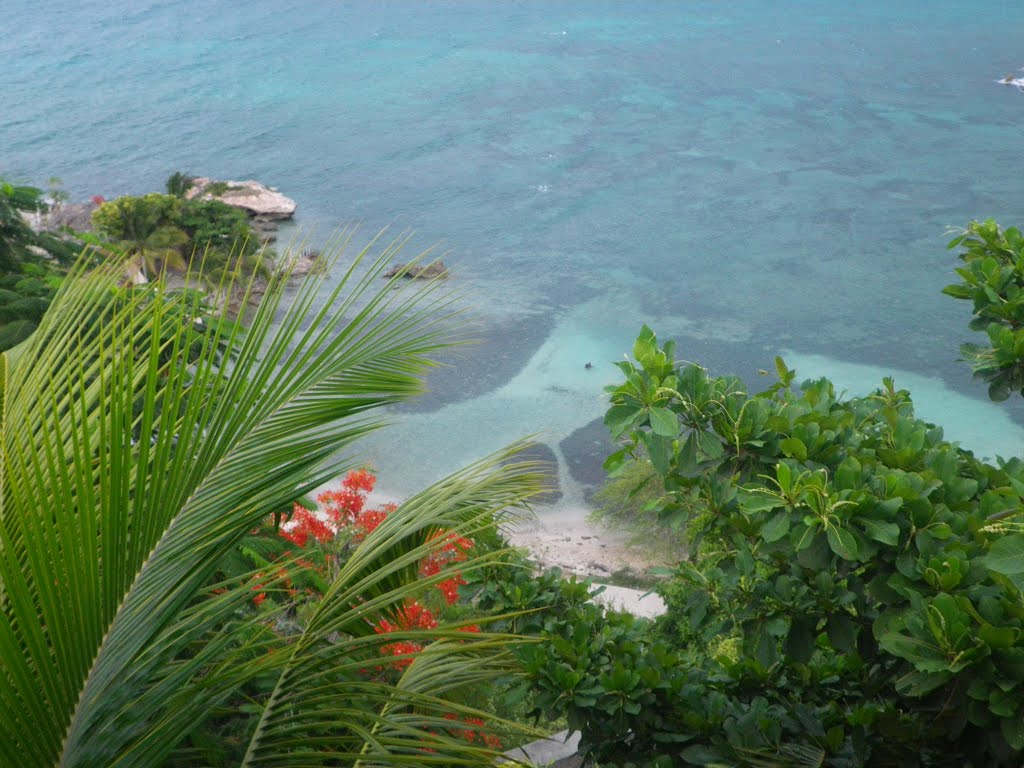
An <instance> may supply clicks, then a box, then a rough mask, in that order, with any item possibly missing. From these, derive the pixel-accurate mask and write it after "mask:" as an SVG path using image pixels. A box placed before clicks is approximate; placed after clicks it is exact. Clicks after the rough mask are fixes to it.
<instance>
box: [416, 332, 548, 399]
mask: <svg viewBox="0 0 1024 768" xmlns="http://www.w3.org/2000/svg"><path fill="white" fill-rule="evenodd" d="M550 332H551V318H549V317H546V316H544V315H539V314H538V315H524V316H521V317H517V318H515V319H513V320H508V321H505V322H500V323H499V322H493V321H487V322H486V323H483V324H481V325H480V326H479V327H478V328H473V329H470V330H469V332H468V334H467V336H468V337H469V338H472V339H473V340H474V341H473V342H472V343H469V344H463V345H460V346H458V347H456V348H454V349H450V350H446V351H444V352H442V353H441V354H439V355H438V356H437V358H436V359H437V361H438V362H439V363H440V365H438V367H436V368H434V369H432V370H431V371H430V372H429V373H428V374H427V377H426V387H427V391H426V392H425V393H424V394H423V395H421V396H420V397H417V398H416V399H415V400H410V401H409V402H407V403H402V404H400V405H399V406H397V407H396V410H399V411H404V412H406V413H429V412H430V411H436V410H437V409H439V408H442V407H443V406H445V405H449V404H451V403H458V402H461V401H463V400H472V399H473V398H476V397H480V396H482V395H485V394H487V393H488V392H491V391H493V390H495V389H497V388H498V387H500V386H501V385H503V384H505V383H506V382H508V381H509V380H511V379H512V378H514V377H515V375H516V374H517V373H519V371H521V370H522V369H523V367H524V366H525V365H526V364H527V363H528V362H529V360H530V358H531V357H532V356H533V354H534V353H535V352H536V351H537V350H538V349H540V347H541V345H542V344H543V343H544V341H545V340H546V339H547V337H548V334H549V333H550Z"/></svg>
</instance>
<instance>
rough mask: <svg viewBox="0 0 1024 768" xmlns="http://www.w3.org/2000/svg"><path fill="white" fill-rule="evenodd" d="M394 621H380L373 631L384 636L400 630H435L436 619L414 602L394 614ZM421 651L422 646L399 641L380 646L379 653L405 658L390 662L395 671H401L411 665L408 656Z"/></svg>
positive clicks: (411, 601) (408, 603) (409, 602)
mask: <svg viewBox="0 0 1024 768" xmlns="http://www.w3.org/2000/svg"><path fill="white" fill-rule="evenodd" d="M394 619H395V620H394V621H393V622H392V621H388V620H387V619H381V620H380V621H379V622H377V625H376V626H375V627H374V628H373V631H374V632H376V633H377V634H378V635H386V634H388V633H390V632H398V631H400V630H401V631H406V632H407V631H409V630H415V629H436V628H437V619H435V618H434V614H432V613H431V612H430V611H429V610H428V609H427V608H424V607H423V606H422V605H420V603H419V602H418V601H416V600H409V601H407V602H406V603H405V605H403V606H402V607H401V608H400V609H398V610H397V611H396V612H395V615H394ZM422 650H423V646H422V645H421V644H420V643H414V642H412V641H409V640H401V641H398V642H394V643H388V644H387V645H385V646H382V647H381V649H380V652H381V655H383V656H405V657H406V658H402V659H395V660H394V661H393V662H392V666H394V668H395V669H398V670H402V669H405V668H406V667H408V666H409V665H410V664H412V661H413V660H412V656H410V655H409V654H414V653H419V652H420V651H422Z"/></svg>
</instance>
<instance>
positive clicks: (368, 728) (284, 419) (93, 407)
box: [0, 232, 538, 766]
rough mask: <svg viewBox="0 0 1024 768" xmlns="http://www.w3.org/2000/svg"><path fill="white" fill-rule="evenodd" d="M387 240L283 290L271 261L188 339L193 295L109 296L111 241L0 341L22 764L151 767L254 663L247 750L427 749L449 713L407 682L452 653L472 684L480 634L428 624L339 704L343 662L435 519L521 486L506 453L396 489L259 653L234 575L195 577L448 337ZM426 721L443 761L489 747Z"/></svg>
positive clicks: (312, 471) (12, 688)
mask: <svg viewBox="0 0 1024 768" xmlns="http://www.w3.org/2000/svg"><path fill="white" fill-rule="evenodd" d="M350 238H351V232H346V233H344V236H343V239H342V240H341V242H340V244H339V246H338V248H337V249H336V251H335V253H334V256H333V259H332V261H331V263H332V264H334V265H336V264H337V258H338V257H339V256H340V254H341V253H342V252H343V251H344V247H345V246H346V245H348V242H349V240H350ZM404 244H405V241H404V240H403V239H396V240H392V241H391V242H387V243H383V242H382V243H380V245H382V246H383V247H382V249H381V252H380V255H379V256H378V257H376V258H375V259H373V258H370V256H369V253H370V249H371V248H373V247H377V245H378V243H377V241H375V242H373V243H371V244H370V245H368V246H366V248H364V249H363V250H362V251H361V252H360V253H359V254H358V256H357V257H356V258H355V259H354V260H353V262H352V264H351V266H350V267H349V268H348V270H347V272H346V274H345V276H344V278H343V279H342V280H341V281H340V283H339V285H338V287H337V288H336V289H335V290H334V291H332V292H329V293H328V292H326V291H325V290H324V286H323V285H322V284H321V279H320V278H317V277H315V276H313V277H310V278H309V279H307V280H306V282H305V283H304V284H303V285H302V286H301V288H299V290H298V291H297V293H296V295H295V297H294V300H293V301H292V302H291V304H290V306H289V307H287V308H283V299H284V297H285V293H286V281H285V278H284V277H277V278H274V279H272V280H271V281H270V286H269V288H268V290H267V293H266V295H265V296H264V299H263V301H262V303H261V304H260V306H259V308H258V310H257V312H256V315H255V318H254V319H253V320H252V322H251V325H250V327H249V329H248V330H247V331H246V332H245V333H241V332H239V331H238V328H237V326H235V325H232V324H224V325H217V324H209V325H207V326H206V328H207V330H206V332H205V333H202V334H200V336H199V337H198V338H199V339H200V341H198V342H197V341H196V339H197V336H196V328H197V323H200V318H202V316H203V312H202V306H201V301H200V298H199V295H198V293H197V292H195V291H184V292H180V291H179V292H175V291H169V290H167V289H165V288H164V287H163V286H161V285H159V284H157V285H156V286H154V287H152V288H151V289H149V290H146V291H129V292H125V291H124V290H122V289H120V288H119V284H120V282H121V280H122V274H123V273H122V271H121V268H120V266H119V262H121V261H122V260H121V259H109V260H107V261H104V262H103V263H102V264H101V265H100V266H99V267H97V268H95V269H93V270H92V271H90V272H88V273H86V267H85V263H86V261H85V260H83V261H82V262H81V264H80V265H79V266H78V267H77V268H76V269H75V270H74V271H73V272H72V275H71V276H70V277H69V279H68V280H67V281H66V282H65V286H64V288H63V289H62V291H61V293H60V294H59V295H58V297H57V299H56V300H55V302H54V306H53V308H52V309H51V311H50V312H49V313H48V314H47V315H46V316H45V317H44V319H43V321H42V323H41V325H40V327H39V329H38V330H37V332H36V333H35V334H34V335H33V336H32V337H31V338H30V339H29V340H28V341H26V342H25V343H24V344H23V345H21V346H20V347H18V348H17V349H15V350H12V351H10V352H8V353H5V354H4V355H3V356H2V357H0V397H2V401H0V407H2V422H0V445H2V450H3V456H2V458H3V463H2V467H0V472H2V476H0V659H2V661H3V667H2V671H0V747H2V751H3V752H4V754H18V755H21V756H22V757H21V758H20V759H21V760H22V764H24V765H40V766H42V765H54V764H58V763H59V764H61V765H69V766H71V765H74V766H80V765H81V766H85V765H89V766H91V765H104V766H105V765H145V766H151V765H159V764H161V763H163V762H165V761H166V760H167V759H171V756H172V754H173V753H174V750H175V748H176V747H177V746H178V745H179V744H180V743H181V741H182V737H183V734H187V733H189V731H190V730H191V729H194V727H195V725H196V724H197V723H201V722H203V721H204V720H206V719H208V718H209V717H210V716H211V714H212V713H215V712H217V711H218V707H221V706H223V705H224V704H225V702H227V701H228V699H229V697H230V695H231V694H232V692H235V691H237V690H239V688H240V687H242V686H243V685H245V684H246V683H248V682H251V681H252V680H255V679H270V680H273V681H276V682H274V683H273V694H272V695H271V696H270V697H269V698H268V699H267V700H266V701H262V702H259V703H258V705H257V706H258V707H259V708H260V709H259V711H260V725H259V728H258V729H257V732H256V733H254V734H252V738H251V742H250V744H249V747H248V758H247V759H248V760H249V762H251V763H253V764H257V763H272V762H273V761H274V760H275V759H283V758H281V756H282V755H288V754H291V753H292V752H293V751H295V750H296V749H298V750H299V752H304V751H308V749H309V745H310V744H313V743H315V744H317V745H318V746H317V748H316V749H315V750H314V751H315V752H316V753H317V754H321V755H322V754H334V755H335V756H336V757H338V756H340V755H345V754H353V755H355V754H374V755H377V754H378V753H379V754H385V753H387V752H388V751H389V750H390V751H392V752H396V753H402V750H406V753H405V757H400V758H399V764H411V763H410V762H409V759H410V754H412V755H413V756H415V755H419V756H420V757H422V756H423V754H424V753H423V752H422V751H418V752H417V751H416V750H415V749H414V750H413V752H412V753H409V752H408V750H409V749H413V748H412V747H410V744H411V743H412V742H411V741H410V740H411V739H413V738H414V736H415V735H416V734H419V735H421V736H422V734H423V733H426V731H425V730H424V727H425V726H424V727H421V726H423V723H424V722H428V723H429V722H430V721H431V718H433V719H434V720H436V719H437V717H436V715H437V713H438V712H439V711H440V707H441V704H440V703H439V702H440V701H441V699H439V698H437V692H436V690H435V691H433V692H431V691H428V690H427V689H426V686H425V684H424V683H422V682H418V681H422V680H426V679H430V676H429V675H428V674H427V673H426V670H428V669H430V668H431V667H436V668H438V669H441V668H446V669H447V667H445V665H448V666H451V665H452V664H453V662H452V661H451V660H452V659H461V660H462V661H463V662H464V664H463V666H464V669H465V672H464V673H463V677H462V678H460V677H459V675H458V674H454V673H453V674H454V676H453V677H452V680H453V682H457V681H458V680H460V679H463V678H464V680H465V681H471V680H477V679H481V675H483V674H484V672H483V670H485V669H488V664H489V663H490V662H491V661H497V662H498V665H497V666H496V667H492V668H491V669H492V671H490V672H487V674H494V673H496V672H497V671H500V669H501V663H500V662H501V658H502V656H501V653H502V650H501V644H500V643H499V642H498V641H497V640H495V639H494V638H488V637H486V636H480V637H478V638H474V640H473V642H468V643H467V642H462V643H456V642H454V641H452V640H451V639H450V638H451V635H452V633H451V631H450V630H449V631H448V632H447V635H446V633H445V631H444V630H443V629H442V630H439V632H440V634H439V637H440V638H441V642H439V643H438V645H437V647H436V650H431V651H430V653H429V654H425V655H424V657H423V658H422V659H417V661H416V662H415V663H414V664H412V665H411V666H410V667H409V670H408V674H407V675H405V676H403V678H402V680H403V684H402V685H398V686H395V685H385V684H383V683H382V684H380V685H378V686H377V687H376V688H373V686H370V688H367V689H366V692H365V695H363V697H362V698H358V697H357V698H351V697H352V696H355V695H356V693H355V688H353V686H355V687H356V688H358V685H357V681H356V680H355V679H354V677H353V676H352V674H351V672H352V670H354V669H356V667H355V666H354V665H356V664H363V665H365V662H366V658H367V657H368V654H369V653H370V650H371V649H372V648H373V647H374V646H375V644H376V645H379V643H380V640H379V639H378V638H376V637H374V636H372V632H367V631H366V628H367V627H368V625H367V624H366V617H367V616H368V615H369V614H368V613H367V612H369V611H378V612H379V611H386V610H388V609H389V607H393V606H396V605H399V604H401V603H402V601H403V600H405V599H406V598H407V597H408V596H409V595H410V594H411V591H412V590H413V589H414V587H413V586H412V584H411V582H412V581H413V578H410V575H412V576H413V577H414V576H415V564H414V563H415V559H416V558H417V557H420V556H422V553H423V552H425V551H427V549H428V548H429V547H430V546H431V544H430V542H429V535H430V533H431V532H433V531H435V530H437V529H438V528H448V529H451V530H457V531H471V530H473V529H475V528H479V527H481V526H485V525H488V524H490V520H491V519H493V515H494V514H495V513H497V512H498V511H500V510H501V509H503V508H505V507H507V506H517V505H519V504H521V503H522V501H523V500H524V499H525V498H526V497H527V496H529V495H530V494H531V493H533V492H534V491H535V490H536V487H537V484H538V483H537V478H536V477H535V475H534V474H533V473H532V472H530V471H528V470H527V469H524V468H522V467H519V468H516V467H515V466H512V467H509V466H507V465H505V464H502V463H501V462H503V461H504V459H506V458H507V457H505V456H499V457H494V458H492V459H491V460H490V461H488V462H485V463H483V464H481V465H478V466H476V467H473V468H470V469H469V470H467V471H466V472H465V473H462V474H459V475H456V476H454V477H453V478H449V479H448V480H446V481H444V482H442V483H441V484H439V485H438V486H435V487H434V488H432V489H428V490H427V491H424V492H423V493H422V494H420V495H418V496H417V497H415V498H414V499H411V500H410V501H409V502H408V503H407V504H405V505H403V506H402V507H401V508H400V510H399V511H398V512H397V513H396V514H395V515H394V521H395V522H390V520H389V521H387V524H382V525H381V526H380V528H379V529H378V531H376V532H375V533H374V535H373V536H370V537H368V538H367V540H366V541H365V542H364V543H363V544H362V545H361V546H360V547H359V548H358V549H357V550H356V552H355V554H354V555H353V557H352V558H351V560H350V561H349V562H348V564H347V565H346V567H345V568H344V569H343V570H342V572H341V573H340V574H339V576H338V578H337V579H336V580H335V582H334V583H333V584H332V585H331V589H330V591H329V593H328V596H327V598H326V599H325V600H324V602H323V604H322V606H321V607H320V610H319V612H318V613H317V614H316V615H315V616H314V617H313V618H312V619H311V621H310V622H309V625H308V626H307V627H306V628H305V629H304V631H303V634H302V635H301V636H300V637H298V638H296V639H295V641H294V642H293V643H291V644H290V645H288V646H287V649H282V648H280V647H277V648H276V650H275V646H274V643H273V642H272V639H271V635H272V634H273V633H269V632H268V631H267V629H266V618H265V617H255V618H245V616H246V614H245V612H244V611H241V610H240V609H241V608H242V607H243V606H244V605H245V603H246V601H248V600H249V599H250V598H251V596H252V595H251V591H250V590H249V588H248V587H247V586H245V585H244V584H243V585H241V586H236V587H234V588H232V589H228V590H227V591H226V592H224V593H222V594H217V595H214V594H211V593H210V591H209V590H208V588H207V587H208V585H209V583H210V581H211V578H212V577H213V576H214V574H215V572H216V569H217V566H218V563H220V562H221V561H222V560H223V558H224V556H225V554H226V553H228V552H230V551H231V549H232V547H234V546H236V545H237V544H238V542H240V541H241V540H242V539H243V538H244V537H245V536H246V534H247V533H248V532H249V531H250V530H252V529H253V528H254V527H255V526H256V525H258V524H259V522H260V521H261V520H263V519H265V518H266V516H267V515H269V514H271V513H273V512H274V511H275V510H280V509H281V508H282V505H283V504H285V503H287V502H288V501H289V500H290V499H294V498H297V497H299V496H301V495H303V494H305V493H307V492H309V491H311V490H312V489H314V488H316V487H317V486H319V485H322V484H323V483H324V482H326V481H327V480H329V479H330V478H332V477H336V476H337V475H338V474H339V473H340V472H342V471H343V470H344V469H345V468H346V467H347V466H348V464H349V459H348V458H347V457H348V456H349V454H348V453H347V450H348V449H349V447H350V446H351V445H352V443H353V442H354V441H355V440H357V439H358V438H359V437H360V436H362V435H363V434H366V433H367V432H368V431H370V430H373V429H376V428H378V427H379V426H381V425H382V423H383V422H382V419H381V418H380V416H375V415H373V414H372V413H371V411H372V409H375V408H378V407H380V406H381V405H385V404H388V403H392V402H396V401H398V400H402V399H405V398H407V397H410V396H412V395H414V394H416V393H417V392H418V391H419V389H420V386H421V384H420V382H421V376H422V374H423V372H424V371H425V369H426V368H427V367H428V366H429V365H431V362H430V358H431V355H432V354H434V353H435V352H436V351H437V350H439V349H441V348H442V347H444V346H445V345H448V344H451V343H452V340H453V338H455V337H456V333H457V330H458V325H457V312H456V310H455V308H454V305H453V303H452V297H451V296H450V295H448V294H444V293H443V292H440V291H438V284H428V285H426V286H424V287H421V288H418V289H415V290H413V291H411V292H410V291H398V290H393V288H394V286H393V285H392V284H389V285H388V286H387V287H385V288H384V289H379V288H375V287H374V285H375V283H376V281H377V280H378V279H379V276H380V274H381V271H382V269H383V267H384V266H386V265H387V264H388V263H389V262H390V261H391V260H392V258H393V257H394V255H395V253H396V252H397V251H398V250H399V249H400V248H401V247H402V246H403V245H404ZM188 282H189V283H191V284H201V282H202V275H199V274H191V275H189V280H188ZM222 287H223V288H227V289H228V291H227V292H230V289H231V288H232V286H230V285H227V286H222ZM317 307H319V309H318V308H317ZM467 567H472V566H471V565H469V564H467ZM357 597H358V600H357V599H356V598H357ZM359 628H362V632H361V634H360V631H359ZM445 637H448V638H449V639H448V640H447V641H445V640H444V638H445ZM267 651H272V652H271V653H268V652H267ZM442 651H445V652H442ZM435 659H436V660H435ZM484 662H487V663H484ZM455 666H456V667H459V665H458V664H456V665H455ZM413 670H416V672H415V673H413ZM421 670H423V671H422V672H421ZM406 678H408V681H406ZM363 684H364V685H365V681H364V683H363ZM403 686H404V687H403ZM370 689H373V690H372V691H371V690H370ZM327 695H330V696H331V697H332V699H331V700H332V702H333V704H331V705H330V706H326V705H324V703H323V697H324V696H327ZM339 697H340V698H339ZM417 702H418V703H417ZM285 703H287V706H284V704H285ZM369 703H372V704H373V706H369ZM360 704H364V705H361V706H357V705H360ZM410 707H411V709H410ZM367 711H369V712H371V713H373V714H372V716H369V719H368V720H367V719H366V718H367V714H366V713H367ZM355 712H359V713H361V714H360V715H359V716H358V717H357V716H356V714H355ZM432 713H433V714H432ZM399 715H401V717H400V716H399ZM360 717H362V718H363V719H364V720H366V722H362V723H361V721H360V719H359V718H360ZM403 718H405V719H403ZM409 718H413V720H415V719H416V718H420V721H419V722H420V725H419V726H417V725H415V724H411V721H410V720H409ZM424 718H425V720H424ZM303 732H304V733H305V741H303V736H302V734H303ZM438 738H439V741H438V744H439V745H440V746H439V747H438V749H440V747H441V746H444V744H447V745H448V747H449V748H450V749H451V750H454V752H455V757H457V758H458V759H459V760H463V759H465V760H469V759H476V760H478V761H479V760H481V759H483V758H482V757H481V755H482V754H483V752H480V751H479V750H477V751H475V752H474V751H473V750H470V751H466V749H465V748H464V747H465V745H459V744H458V743H457V741H456V740H453V739H444V738H440V737H438ZM360 739H362V741H360ZM296 740H298V741H296ZM298 742H302V743H303V745H302V746H301V747H297V746H296V744H297V743H298ZM367 745H372V746H367ZM275 755H276V757H274V756H275ZM460 755H461V757H460ZM473 755H476V757H473ZM292 757H293V758H296V759H297V760H298V762H291V763H289V764H304V763H305V762H307V758H306V757H300V756H299V755H298V754H295V755H292ZM353 759H354V758H353ZM416 759H420V758H419V757H416ZM374 761H375V762H374V764H385V763H381V762H380V761H379V760H378V759H377V757H374ZM403 761H404V762H403ZM286 762H287V761H286ZM308 762H310V763H312V762H313V760H312V756H310V757H309V758H308ZM426 762H428V763H429V762H430V759H429V757H428V758H427V759H426ZM435 764H436V763H435ZM445 764H459V763H458V762H454V763H445Z"/></svg>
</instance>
